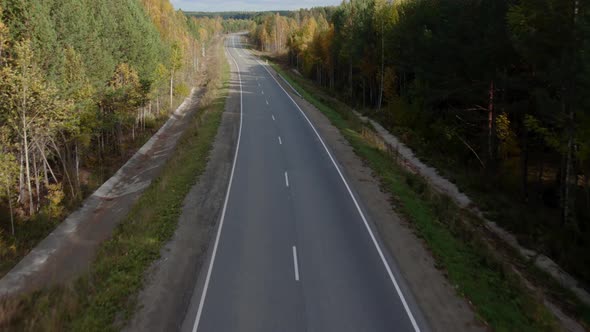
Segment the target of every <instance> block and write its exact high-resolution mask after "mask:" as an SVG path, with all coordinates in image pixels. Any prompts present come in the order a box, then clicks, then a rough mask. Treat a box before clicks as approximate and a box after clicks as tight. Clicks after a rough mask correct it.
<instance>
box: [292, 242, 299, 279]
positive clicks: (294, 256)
mask: <svg viewBox="0 0 590 332" xmlns="http://www.w3.org/2000/svg"><path fill="white" fill-rule="evenodd" d="M293 266H294V267H295V281H299V263H298V262H297V247H295V246H293Z"/></svg>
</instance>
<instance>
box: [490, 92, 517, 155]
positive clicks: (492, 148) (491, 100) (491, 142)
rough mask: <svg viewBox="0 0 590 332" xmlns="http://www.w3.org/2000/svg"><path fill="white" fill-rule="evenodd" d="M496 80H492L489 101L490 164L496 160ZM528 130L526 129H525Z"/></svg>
mask: <svg viewBox="0 0 590 332" xmlns="http://www.w3.org/2000/svg"><path fill="white" fill-rule="evenodd" d="M493 129H494V80H492V81H490V89H489V103H488V164H493V162H494V152H493V151H494V142H493V141H494V137H493V136H494V130H493ZM525 130H526V129H525Z"/></svg>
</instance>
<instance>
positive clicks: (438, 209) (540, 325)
mask: <svg viewBox="0 0 590 332" xmlns="http://www.w3.org/2000/svg"><path fill="white" fill-rule="evenodd" d="M273 67H274V68H275V70H276V71H278V72H279V73H281V75H282V76H283V77H284V78H285V79H287V81H289V83H290V84H291V85H292V86H293V87H294V88H295V89H296V90H297V91H298V92H299V93H300V94H301V95H302V96H303V97H304V98H305V99H306V100H307V101H309V102H310V103H312V104H313V105H314V106H315V107H316V108H318V109H319V110H320V111H321V112H322V113H324V115H326V117H328V118H329V119H330V121H331V122H332V124H333V125H335V126H336V127H337V128H338V129H339V130H340V131H341V133H342V134H343V136H344V137H345V138H346V139H347V140H348V142H349V143H350V144H351V146H352V147H353V149H354V151H355V152H356V153H357V155H359V156H360V157H361V158H362V159H363V160H364V161H365V162H366V163H367V164H368V165H369V166H370V167H371V169H372V170H373V171H374V173H375V174H376V175H377V176H378V177H379V179H380V181H381V183H382V186H383V189H385V190H386V191H387V192H388V193H390V194H391V196H392V198H393V200H394V201H395V202H396V204H395V206H396V210H397V211H398V212H400V213H402V214H403V215H404V216H405V218H406V219H407V220H408V221H410V222H411V224H412V225H413V227H414V228H415V230H416V233H417V234H418V236H420V237H421V238H422V239H424V241H425V242H426V244H427V246H428V248H429V249H430V250H431V252H432V254H433V255H434V257H435V260H436V262H437V265H438V267H439V268H441V269H444V270H445V272H446V274H447V276H448V279H449V280H450V281H451V283H452V284H453V285H455V287H456V291H457V293H458V294H460V295H461V296H464V297H466V298H467V299H469V300H470V301H471V303H473V305H474V307H475V310H476V312H477V314H478V315H479V317H480V318H481V319H482V320H484V321H485V322H486V323H487V324H489V325H490V326H491V327H492V328H493V329H494V330H497V331H553V330H557V329H558V327H557V324H556V322H555V319H554V317H553V316H552V315H551V314H550V313H549V311H548V310H547V309H546V308H545V307H544V306H543V305H542V304H541V303H539V302H538V301H537V299H536V297H535V296H534V294H531V293H530V292H529V291H528V289H527V288H526V287H525V286H524V285H522V284H521V282H520V279H519V278H518V277H516V276H515V275H514V274H513V273H512V272H511V270H510V268H509V267H507V266H505V265H504V264H503V263H502V262H501V260H499V259H498V258H497V256H496V254H495V253H494V252H493V250H492V248H490V247H489V245H488V244H487V243H486V242H485V241H484V240H482V237H480V236H478V232H479V231H480V230H479V229H480V227H478V220H477V219H475V218H474V217H473V216H471V215H470V214H469V213H468V212H466V211H464V210H461V209H460V208H458V207H457V206H456V205H455V204H454V203H453V202H452V201H451V200H450V199H449V198H448V197H446V196H444V195H440V194H438V193H436V192H434V191H432V190H431V189H430V188H429V187H428V185H427V184H426V183H425V181H424V180H423V179H422V178H421V177H418V176H416V175H413V174H411V173H408V172H407V171H405V170H404V169H402V168H401V167H400V166H398V164H397V163H396V161H395V160H394V156H392V155H391V154H390V153H388V152H387V151H386V150H384V149H382V148H381V147H380V145H379V144H378V143H377V142H376V141H375V137H374V135H371V134H369V133H370V132H371V130H370V128H366V127H365V126H364V125H363V124H362V123H361V122H360V120H359V119H358V118H356V116H355V115H354V114H353V113H352V112H351V111H350V109H349V108H348V107H346V106H345V105H343V104H336V103H337V102H335V101H334V100H331V99H328V98H324V97H322V96H321V95H319V94H317V95H316V94H312V93H310V92H308V91H315V89H314V86H313V84H312V83H310V82H308V81H306V80H304V79H301V78H299V77H295V76H294V75H292V74H291V73H289V72H287V71H284V70H282V69H281V68H280V67H279V66H277V65H274V64H273ZM303 87H305V88H303ZM336 110H338V111H336Z"/></svg>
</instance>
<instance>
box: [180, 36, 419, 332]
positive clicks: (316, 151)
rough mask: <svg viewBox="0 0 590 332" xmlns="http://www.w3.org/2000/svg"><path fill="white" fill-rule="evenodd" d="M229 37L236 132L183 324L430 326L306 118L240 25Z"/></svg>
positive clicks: (218, 327)
mask: <svg viewBox="0 0 590 332" xmlns="http://www.w3.org/2000/svg"><path fill="white" fill-rule="evenodd" d="M226 47H227V51H228V53H229V55H230V62H232V68H233V70H236V69H237V70H238V73H239V75H235V76H236V77H237V79H238V82H234V83H237V84H238V85H237V86H239V87H240V91H235V93H241V99H242V103H241V105H242V120H241V121H242V124H241V129H240V138H239V142H238V147H237V150H236V157H235V161H234V169H233V170H232V177H231V179H230V182H229V188H228V194H227V197H226V201H225V205H224V208H223V213H222V217H221V220H220V226H219V230H218V233H217V234H216V238H215V239H214V240H215V243H214V244H213V247H212V249H211V254H210V258H209V262H207V265H206V266H205V268H204V269H203V271H202V276H201V278H200V282H199V285H198V286H197V291H196V292H195V296H194V297H193V303H192V304H191V308H192V309H189V310H188V312H187V316H186V318H185V323H184V325H183V326H184V329H185V330H189V331H190V330H192V331H215V332H217V331H257V332H258V331H273V332H274V331H355V332H356V331H420V330H424V329H425V327H423V326H422V323H421V322H420V321H421V320H420V319H417V317H419V316H420V314H419V313H418V312H417V311H418V308H416V306H415V305H414V304H413V303H414V302H413V301H412V300H411V298H410V297H411V295H410V294H407V292H402V290H403V289H404V287H401V285H402V283H403V281H400V280H399V276H396V273H392V270H393V271H395V270H396V268H395V267H394V266H392V264H393V263H392V262H391V261H390V259H389V258H388V257H389V256H388V255H387V254H385V253H383V250H382V249H381V246H380V245H379V242H378V239H377V237H376V235H375V234H374V231H372V228H371V227H370V221H369V222H368V221H367V220H366V216H365V214H364V213H363V212H362V211H363V209H362V202H357V201H358V199H357V198H356V197H355V195H354V194H353V193H354V190H351V189H352V188H349V186H348V184H347V183H346V180H345V178H344V176H343V175H342V174H341V172H340V170H339V169H338V167H337V166H336V165H337V163H336V162H335V161H334V160H333V158H332V156H331V155H330V153H329V152H328V151H329V150H328V149H327V147H326V146H325V145H324V143H323V141H322V140H321V138H320V137H319V135H318V134H317V132H316V131H315V129H314V128H313V126H312V124H311V122H309V120H308V119H307V118H306V116H305V115H304V113H303V112H302V111H301V110H300V109H299V108H298V107H297V105H296V104H295V102H294V101H293V100H292V99H291V97H289V95H288V94H287V93H286V92H285V91H284V90H283V88H282V87H281V86H280V85H279V84H278V82H277V81H275V79H274V78H273V76H271V74H270V73H269V71H268V70H267V69H266V68H265V64H264V63H262V62H261V61H259V60H258V59H256V58H255V57H254V56H252V55H251V54H250V53H248V51H247V50H245V49H244V48H242V47H241V43H240V40H239V36H237V35H233V36H231V37H229V38H228V39H227V42H226Z"/></svg>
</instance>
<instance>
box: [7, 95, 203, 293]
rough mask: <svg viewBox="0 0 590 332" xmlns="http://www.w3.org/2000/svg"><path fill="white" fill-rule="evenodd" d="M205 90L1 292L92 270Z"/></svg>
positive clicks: (180, 109)
mask: <svg viewBox="0 0 590 332" xmlns="http://www.w3.org/2000/svg"><path fill="white" fill-rule="evenodd" d="M200 96H201V90H200V89H199V90H193V91H192V92H191V95H190V96H189V97H188V98H187V99H186V100H185V101H184V102H183V103H182V104H181V105H180V106H179V107H178V109H177V110H176V111H175V112H174V113H173V114H172V115H171V116H170V118H169V119H168V121H167V122H166V123H165V124H164V125H163V126H162V127H161V128H160V130H158V132H157V133H156V134H154V136H152V138H150V140H149V141H148V142H147V143H146V144H145V145H144V146H143V147H142V148H141V149H140V150H139V151H137V153H135V155H133V157H131V159H129V161H127V163H126V164H125V165H123V166H122V167H121V168H120V169H119V170H118V171H117V173H115V175H113V176H112V177H111V178H110V179H109V180H108V181H106V182H105V183H104V184H103V185H102V186H101V187H100V188H98V189H97V190H96V191H95V192H94V193H93V194H92V195H91V196H90V197H88V198H87V199H86V200H85V201H84V203H83V205H82V207H81V208H79V209H78V210H77V211H75V212H73V213H72V214H71V215H70V216H68V217H67V218H66V220H65V221H64V222H62V223H61V224H60V225H59V226H58V227H57V228H56V229H55V230H54V231H53V232H51V234H49V235H48V236H47V237H46V238H45V239H44V240H43V241H41V242H40V243H39V244H38V245H37V246H36V247H35V248H34V249H33V250H32V251H31V252H30V253H29V254H28V255H27V256H25V257H24V258H23V259H22V260H21V261H20V262H19V263H18V264H17V265H16V266H15V267H14V268H13V269H12V270H10V271H9V272H8V273H7V274H6V275H5V276H4V277H3V278H2V279H0V297H7V296H10V295H15V294H19V293H23V292H29V291H34V290H37V289H40V288H42V287H45V286H47V285H52V284H56V283H61V282H65V281H68V280H71V279H72V278H73V277H76V276H79V275H80V274H82V273H84V272H86V271H87V270H88V268H89V266H90V264H91V263H92V261H93V258H94V256H95V253H96V250H97V248H98V246H99V245H100V243H102V242H103V241H104V240H105V239H108V238H109V237H110V235H111V233H112V231H113V229H114V228H115V227H116V226H117V224H118V223H119V222H120V221H121V220H122V219H123V218H124V217H125V216H126V215H127V213H128V212H129V210H130V209H131V207H132V206H133V204H134V203H135V202H136V200H137V199H138V198H139V196H140V195H141V194H142V193H143V191H144V190H145V189H146V188H147V187H148V186H149V185H150V183H151V182H152V180H153V179H154V178H156V177H157V176H158V174H159V173H160V171H161V170H162V168H163V166H164V165H165V163H166V161H167V160H168V158H169V157H170V156H171V155H172V153H173V152H174V148H175V146H176V143H177V141H178V138H179V137H180V136H181V135H182V133H183V132H184V130H185V129H186V127H187V124H188V123H189V122H190V121H189V120H190V118H191V117H192V115H193V114H194V112H196V110H197V104H198V100H199V97H200Z"/></svg>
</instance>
